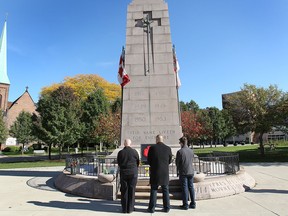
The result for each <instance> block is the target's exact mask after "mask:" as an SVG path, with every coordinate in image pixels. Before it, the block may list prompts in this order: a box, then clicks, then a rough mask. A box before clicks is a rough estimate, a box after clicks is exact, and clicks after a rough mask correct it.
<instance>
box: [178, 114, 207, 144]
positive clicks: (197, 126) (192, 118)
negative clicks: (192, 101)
mask: <svg viewBox="0 0 288 216" xmlns="http://www.w3.org/2000/svg"><path fill="white" fill-rule="evenodd" d="M181 121H182V130H183V135H184V136H186V137H187V139H188V141H189V143H195V142H197V141H198V140H199V138H200V134H201V131H202V125H201V123H200V122H199V121H198V118H197V115H196V114H195V113H194V112H192V111H183V112H182V113H181Z"/></svg>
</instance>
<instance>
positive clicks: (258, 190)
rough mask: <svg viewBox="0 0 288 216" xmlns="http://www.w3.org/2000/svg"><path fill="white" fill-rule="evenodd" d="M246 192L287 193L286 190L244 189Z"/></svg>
mask: <svg viewBox="0 0 288 216" xmlns="http://www.w3.org/2000/svg"><path fill="white" fill-rule="evenodd" d="M246 193H279V194H288V190H277V189H252V190H249V191H246Z"/></svg>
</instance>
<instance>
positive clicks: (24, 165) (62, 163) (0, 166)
mask: <svg viewBox="0 0 288 216" xmlns="http://www.w3.org/2000/svg"><path fill="white" fill-rule="evenodd" d="M52 166H63V167H65V160H51V161H49V160H47V161H36V162H18V163H0V169H15V168H31V167H52Z"/></svg>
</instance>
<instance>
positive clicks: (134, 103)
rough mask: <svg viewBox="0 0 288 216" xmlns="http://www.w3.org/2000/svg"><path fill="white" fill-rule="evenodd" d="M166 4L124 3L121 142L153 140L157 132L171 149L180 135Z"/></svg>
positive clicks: (144, 0) (151, 0)
mask: <svg viewBox="0 0 288 216" xmlns="http://www.w3.org/2000/svg"><path fill="white" fill-rule="evenodd" d="M172 49H173V47H172V42H171V34H170V22H169V13H168V5H167V3H166V2H165V1H164V0H133V1H132V2H131V3H130V4H129V5H128V11H127V26H126V52H125V70H126V72H127V74H128V75H129V78H130V82H129V83H128V84H127V85H125V86H124V87H123V89H122V91H123V92H122V123H121V145H123V143H124V139H126V138H129V139H131V140H132V143H133V147H134V148H137V149H140V148H141V145H142V144H155V137H156V135H157V134H162V135H163V136H164V142H165V144H167V145H168V146H170V147H171V148H179V138H180V137H181V136H182V128H181V124H180V121H181V120H180V110H179V100H178V87H177V84H176V83H177V80H176V79H177V76H176V73H175V71H174V64H173V51H172Z"/></svg>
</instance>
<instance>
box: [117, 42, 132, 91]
mask: <svg viewBox="0 0 288 216" xmlns="http://www.w3.org/2000/svg"><path fill="white" fill-rule="evenodd" d="M118 81H119V83H120V85H121V86H122V87H124V86H125V85H126V84H127V83H128V82H130V79H129V76H128V74H127V73H126V71H125V49H124V47H123V49H122V53H121V56H120V61H119V70H118Z"/></svg>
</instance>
